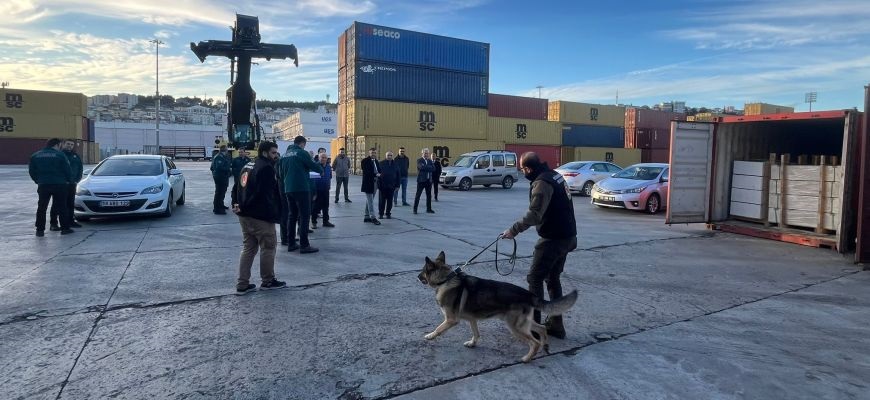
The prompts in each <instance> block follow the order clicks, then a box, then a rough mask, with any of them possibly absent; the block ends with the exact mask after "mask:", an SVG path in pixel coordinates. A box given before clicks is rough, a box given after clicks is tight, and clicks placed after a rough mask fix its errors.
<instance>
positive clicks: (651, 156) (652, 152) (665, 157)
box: [641, 149, 671, 163]
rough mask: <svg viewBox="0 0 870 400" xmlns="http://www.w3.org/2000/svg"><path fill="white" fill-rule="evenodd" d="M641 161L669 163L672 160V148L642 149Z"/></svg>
mask: <svg viewBox="0 0 870 400" xmlns="http://www.w3.org/2000/svg"><path fill="white" fill-rule="evenodd" d="M641 162H645V163H669V162H671V150H670V149H643V150H641Z"/></svg>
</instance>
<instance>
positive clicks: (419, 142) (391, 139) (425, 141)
mask: <svg viewBox="0 0 870 400" xmlns="http://www.w3.org/2000/svg"><path fill="white" fill-rule="evenodd" d="M372 147H374V148H375V149H377V151H378V159H379V160H383V159H384V158H385V157H384V155H385V154H386V153H387V151H392V152H393V154H396V153H397V152H398V151H399V147H404V148H405V154H406V155H407V156H408V158H410V159H411V162H410V169H409V170H408V173H409V174H411V175H416V174H417V159H418V158H420V152H421V151H422V150H423V148H428V149H429V151H431V152H432V156H433V157H437V158H439V159H441V165H443V166H449V165H451V164H452V163H453V161H455V160H456V158H457V157H459V156H461V155H462V154H464V153H468V152H470V151H474V150H504V142H499V141H494V140H468V139H444V138H415V137H396V136H357V137H356V151H355V156H354V157H351V162H352V163H353V167H354V169H355V170H359V163H360V161H361V160H362V159H364V158H365V157H368V151H369V150H368V149H370V148H372Z"/></svg>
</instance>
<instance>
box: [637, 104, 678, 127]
mask: <svg viewBox="0 0 870 400" xmlns="http://www.w3.org/2000/svg"><path fill="white" fill-rule="evenodd" d="M685 120H686V114H683V113H675V112H669V111H659V110H650V109H646V108H635V107H628V108H626V109H625V128H626V129H629V128H653V129H656V128H658V129H670V128H671V121H685Z"/></svg>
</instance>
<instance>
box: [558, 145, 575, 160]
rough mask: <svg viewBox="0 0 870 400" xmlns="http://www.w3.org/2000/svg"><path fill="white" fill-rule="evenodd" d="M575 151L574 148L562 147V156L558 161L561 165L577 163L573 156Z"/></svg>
mask: <svg viewBox="0 0 870 400" xmlns="http://www.w3.org/2000/svg"><path fill="white" fill-rule="evenodd" d="M576 151H577V148H576V147H571V146H562V156H561V158H560V159H559V161H561V162H562V164H567V163H569V162H571V161H577V157H576V156H575V152H576Z"/></svg>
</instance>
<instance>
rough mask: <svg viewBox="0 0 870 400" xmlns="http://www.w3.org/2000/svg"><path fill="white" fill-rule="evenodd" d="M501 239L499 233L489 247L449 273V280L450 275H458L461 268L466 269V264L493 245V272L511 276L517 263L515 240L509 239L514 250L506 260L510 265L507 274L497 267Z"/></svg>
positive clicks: (501, 236) (502, 237)
mask: <svg viewBox="0 0 870 400" xmlns="http://www.w3.org/2000/svg"><path fill="white" fill-rule="evenodd" d="M501 239H504V235H502V234H501V233H499V234H498V236H497V237H496V238H495V240H493V241H492V243H490V244H489V245H487V246H486V247H484V248H483V250H481V251H480V252H478V253H477V254H475V255H474V257H471V258H470V259H468V261H466V262H465V263H464V264H462V266H460V267H457V268H456V269H454V270H453V272H451V275H450V276H449V278H452V277H453V276H452V275H455V274H459V273H460V272H462V268H465V267H467V266H468V264H470V263H471V262H472V261H474V260H475V259H477V257H479V256H480V255H481V254H483V252H485V251H486V250H488V249H489V248H490V247H492V246H493V245H495V271H496V272H498V274H499V275H501V276H508V275H510V274H512V273H513V272H514V267H516V262H517V240H516V239H515V238H511V240H512V241H513V242H514V250H513V252H511V256H510V258H508V264H510V265H511V270H510V271H508V272H507V273H502V272H501V269H500V268H499V267H498V241H499V240H501Z"/></svg>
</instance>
